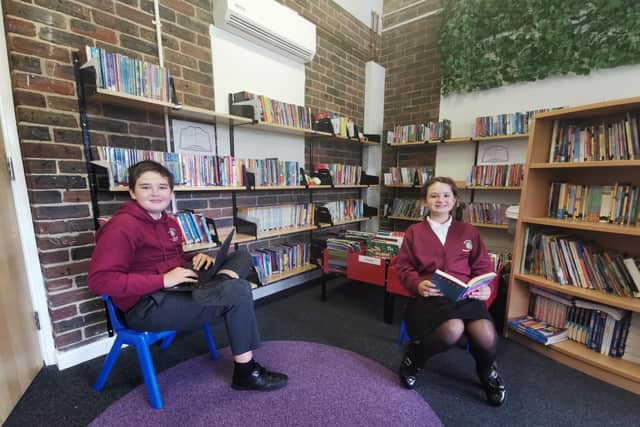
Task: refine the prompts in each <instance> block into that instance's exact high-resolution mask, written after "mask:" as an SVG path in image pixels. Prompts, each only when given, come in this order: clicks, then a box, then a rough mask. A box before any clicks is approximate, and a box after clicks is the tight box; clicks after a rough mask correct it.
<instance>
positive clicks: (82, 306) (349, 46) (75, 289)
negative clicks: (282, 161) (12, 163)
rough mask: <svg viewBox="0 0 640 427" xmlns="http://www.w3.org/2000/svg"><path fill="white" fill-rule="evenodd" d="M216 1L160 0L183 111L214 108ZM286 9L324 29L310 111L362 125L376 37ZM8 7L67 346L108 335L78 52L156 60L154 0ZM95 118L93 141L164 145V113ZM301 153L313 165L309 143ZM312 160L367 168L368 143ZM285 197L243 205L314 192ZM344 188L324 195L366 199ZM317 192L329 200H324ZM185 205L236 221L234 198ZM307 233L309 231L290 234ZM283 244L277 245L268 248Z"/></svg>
mask: <svg viewBox="0 0 640 427" xmlns="http://www.w3.org/2000/svg"><path fill="white" fill-rule="evenodd" d="M212 1H213V0H162V1H161V6H160V15H161V21H162V25H163V33H162V44H163V47H164V49H163V54H164V60H165V65H166V66H167V67H168V68H169V69H170V71H171V74H172V76H173V77H174V79H175V82H176V89H177V98H178V101H180V102H181V103H183V104H185V105H193V106H198V107H203V108H213V106H214V94H213V75H212V70H211V59H210V58H211V52H210V41H209V31H208V25H209V23H210V22H212V16H211V9H212ZM282 3H284V4H285V5H287V6H289V7H291V8H292V9H294V10H296V11H298V12H299V13H301V14H302V15H303V16H304V17H306V18H307V19H309V20H311V21H312V22H314V23H315V24H316V25H317V26H318V30H317V34H318V54H317V56H316V59H315V60H314V61H313V62H312V63H311V64H309V65H307V69H306V71H307V82H306V93H307V95H306V100H305V102H306V105H308V106H310V107H311V108H312V109H314V110H330V111H334V112H337V113H341V114H344V115H348V116H351V117H354V119H355V120H356V122H357V123H358V124H360V125H361V124H362V120H363V99H364V79H365V78H364V64H365V62H366V61H367V60H369V59H372V58H375V57H377V55H379V52H380V46H381V42H380V37H379V36H377V35H374V36H372V35H371V34H370V32H369V31H368V29H367V27H366V26H364V25H362V24H361V23H360V22H359V21H357V20H356V19H355V18H353V17H351V16H350V15H349V14H348V13H346V12H345V11H344V10H342V9H341V8H340V7H339V6H337V5H335V4H334V3H333V2H332V1H330V0H321V1H304V0H285V1H283V2H282ZM3 11H4V22H5V27H6V32H7V34H6V36H7V44H8V50H9V52H8V53H9V56H10V68H11V76H12V84H13V88H14V98H15V104H16V116H17V121H18V128H19V137H20V144H21V149H22V154H23V162H24V168H25V173H26V178H27V186H28V191H29V197H30V203H31V209H32V215H33V220H34V228H35V232H36V239H37V245H38V250H39V256H40V264H41V268H42V272H43V275H44V278H45V286H46V288H47V294H48V304H49V310H50V314H51V317H52V321H53V331H54V339H55V345H56V347H57V348H58V349H63V350H66V349H70V348H73V347H77V346H81V345H85V344H87V343H89V342H91V341H93V340H97V339H101V338H102V336H103V335H104V333H105V323H104V320H105V317H104V312H103V309H102V303H101V301H100V300H99V299H98V298H97V297H96V296H95V295H94V294H93V293H92V292H91V291H90V290H89V289H88V288H87V268H88V263H89V259H90V257H91V252H92V249H93V245H94V227H93V216H92V215H93V213H92V212H91V203H90V194H89V190H88V185H87V182H88V176H87V171H86V167H85V160H84V153H83V147H82V140H81V132H80V128H79V116H78V100H77V98H76V89H75V80H74V72H73V63H72V53H73V52H75V51H78V50H81V49H83V48H84V46H87V45H88V46H97V47H102V48H105V49H107V50H109V51H112V52H120V53H123V54H125V55H128V56H131V57H134V58H139V59H144V60H146V61H149V62H153V63H157V62H158V60H159V59H158V55H157V50H156V32H155V27H154V25H153V23H152V19H153V2H152V1H150V0H122V1H115V0H82V1H80V0H77V1H74V0H29V1H18V0H3ZM88 114H89V120H88V122H89V130H90V139H91V143H92V145H93V146H98V145H111V146H117V147H126V148H142V149H154V150H163V149H164V147H165V146H166V138H165V129H164V119H163V117H162V116H161V115H158V114H150V113H147V112H145V111H142V110H133V109H129V108H122V107H118V106H114V105H109V104H100V103H95V102H90V104H89V106H88ZM314 144H315V143H314ZM334 145H335V147H334ZM305 151H306V153H307V162H308V163H309V162H311V152H312V148H311V142H308V143H307V148H306V150H305ZM316 155H317V156H318V157H317V159H318V160H322V161H323V162H348V163H351V162H353V163H360V162H361V160H360V148H359V147H355V146H347V145H344V144H343V145H342V146H340V147H338V145H337V143H330V144H328V145H322V144H320V145H318V146H317V147H316V146H315V145H314V148H313V157H314V159H316ZM282 193H284V194H281V193H280V192H276V193H271V192H269V193H260V194H257V195H256V194H247V195H243V196H241V197H240V198H239V199H238V206H248V205H253V204H257V205H263V204H274V203H282V202H283V201H287V202H288V201H289V200H291V198H293V199H294V200H298V199H300V200H301V201H306V200H307V199H308V194H307V193H306V192H302V193H300V192H296V193H294V192H288V193H287V192H282ZM303 193H304V194H303ZM342 193H343V192H340V194H335V193H334V194H329V195H327V196H326V198H327V200H330V199H332V198H333V199H335V198H338V197H345V198H346V197H357V196H358V192H344V194H342ZM314 197H318V199H317V200H323V199H324V197H325V196H322V195H318V196H316V195H315V194H314ZM127 199H128V195H127V194H126V193H105V192H102V193H100V195H99V202H100V213H101V214H103V215H108V214H111V213H113V212H114V211H115V210H116V209H117V208H118V206H119V205H120V204H121V203H122V202H123V201H124V200H127ZM302 199H304V200H302ZM177 206H178V208H195V209H198V210H201V211H203V212H205V213H206V214H208V215H209V216H211V217H218V218H220V217H222V218H224V220H225V221H226V224H230V222H231V214H232V213H231V195H230V194H229V193H221V192H206V193H195V192H194V193H178V195H177ZM223 223H224V221H223ZM300 238H308V236H307V235H303V236H302V237H300V236H296V237H294V238H293V239H300ZM279 242H281V241H279V240H277V239H275V240H274V241H272V242H265V243H264V245H270V244H274V243H279Z"/></svg>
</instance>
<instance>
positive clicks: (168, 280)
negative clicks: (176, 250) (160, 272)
mask: <svg viewBox="0 0 640 427" xmlns="http://www.w3.org/2000/svg"><path fill="white" fill-rule="evenodd" d="M163 281H164V287H165V288H171V287H173V286H175V285H178V284H180V283H187V282H188V283H196V282H197V281H198V275H197V274H196V272H195V271H193V270H190V269H188V268H184V267H176V268H174V269H173V270H170V271H167V272H166V273H164V276H163Z"/></svg>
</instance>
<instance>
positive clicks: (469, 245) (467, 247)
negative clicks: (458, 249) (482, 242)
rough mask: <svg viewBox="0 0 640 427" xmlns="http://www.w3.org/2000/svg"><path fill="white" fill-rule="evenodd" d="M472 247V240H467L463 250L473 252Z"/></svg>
mask: <svg viewBox="0 0 640 427" xmlns="http://www.w3.org/2000/svg"><path fill="white" fill-rule="evenodd" d="M471 249H473V242H472V241H471V240H465V241H464V249H463V250H464V251H465V252H471Z"/></svg>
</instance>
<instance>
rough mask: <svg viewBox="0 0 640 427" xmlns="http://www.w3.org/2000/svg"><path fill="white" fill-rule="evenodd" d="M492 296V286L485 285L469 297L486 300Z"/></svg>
mask: <svg viewBox="0 0 640 427" xmlns="http://www.w3.org/2000/svg"><path fill="white" fill-rule="evenodd" d="M490 296H491V287H489V286H483V287H481V288H480V289H476V290H475V291H473V292H471V293H470V294H469V298H473V299H477V300H480V301H486V300H488V299H489V297H490Z"/></svg>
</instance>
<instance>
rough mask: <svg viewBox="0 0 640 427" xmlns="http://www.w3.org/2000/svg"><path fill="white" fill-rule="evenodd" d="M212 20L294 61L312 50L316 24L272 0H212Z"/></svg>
mask: <svg viewBox="0 0 640 427" xmlns="http://www.w3.org/2000/svg"><path fill="white" fill-rule="evenodd" d="M213 19H214V21H213V23H214V25H215V26H216V27H218V28H222V29H223V30H226V31H229V32H231V33H234V34H236V35H238V36H240V37H243V38H245V39H248V40H250V41H252V42H254V43H256V44H259V45H261V46H263V47H266V48H268V49H272V50H275V51H277V52H278V53H281V54H284V55H286V56H288V57H290V58H292V59H294V60H296V61H298V62H303V63H306V62H310V61H311V60H312V59H313V56H314V55H315V54H316V26H315V25H314V24H312V23H311V22H309V21H307V20H306V19H304V18H303V17H302V16H300V15H298V14H297V13H296V12H294V11H293V10H291V9H289V8H288V7H286V6H283V5H281V4H280V3H278V2H276V1H275V0H216V1H215V2H214V10H213Z"/></svg>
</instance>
